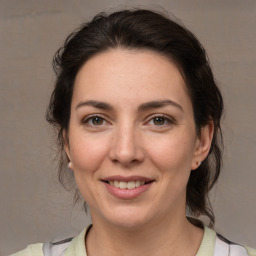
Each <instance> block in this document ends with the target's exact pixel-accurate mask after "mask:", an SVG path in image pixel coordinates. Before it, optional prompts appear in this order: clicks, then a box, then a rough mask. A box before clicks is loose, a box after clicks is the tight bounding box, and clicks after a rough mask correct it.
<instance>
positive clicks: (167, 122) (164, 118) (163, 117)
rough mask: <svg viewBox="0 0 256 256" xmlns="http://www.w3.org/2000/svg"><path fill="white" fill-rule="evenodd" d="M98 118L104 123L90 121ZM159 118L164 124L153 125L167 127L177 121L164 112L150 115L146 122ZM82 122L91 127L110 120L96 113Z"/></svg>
mask: <svg viewBox="0 0 256 256" xmlns="http://www.w3.org/2000/svg"><path fill="white" fill-rule="evenodd" d="M96 118H99V119H100V120H101V121H102V123H100V124H98V125H97V124H93V123H90V122H93V120H95V119H96ZM157 118H160V119H161V120H162V121H164V123H163V124H159V125H158V124H155V123H153V124H151V125H153V126H155V127H157V128H162V127H166V126H168V125H170V124H175V123H176V121H175V120H174V119H173V118H170V117H169V116H168V117H167V116H166V115H163V114H156V115H154V116H150V117H149V119H148V121H147V122H146V124H150V122H154V121H155V120H156V119H157ZM81 123H82V124H83V125H84V124H86V125H88V126H90V127H97V126H99V127H100V126H102V125H104V124H106V123H109V122H108V121H106V118H104V117H102V116H101V115H99V114H94V115H90V116H88V117H86V118H85V119H83V120H82V121H81Z"/></svg>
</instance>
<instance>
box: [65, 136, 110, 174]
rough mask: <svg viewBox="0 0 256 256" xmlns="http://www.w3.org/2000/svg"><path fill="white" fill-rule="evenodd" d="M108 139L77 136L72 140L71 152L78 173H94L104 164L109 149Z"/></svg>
mask: <svg viewBox="0 0 256 256" xmlns="http://www.w3.org/2000/svg"><path fill="white" fill-rule="evenodd" d="M107 145H108V142H107V141H106V139H105V140H104V139H101V138H99V137H98V138H96V136H83V137H82V136H81V137H80V136H77V137H73V140H70V153H71V159H72V163H73V166H74V171H75V172H77V173H80V172H82V173H84V174H86V173H88V172H89V173H94V172H95V171H96V170H97V169H98V168H99V166H100V165H101V164H102V161H103V160H104V158H105V156H106V154H107V151H108V146H107Z"/></svg>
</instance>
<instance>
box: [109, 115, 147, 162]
mask: <svg viewBox="0 0 256 256" xmlns="http://www.w3.org/2000/svg"><path fill="white" fill-rule="evenodd" d="M140 137H141V136H140V132H139V130H138V129H137V127H136V125H135V124H134V123H133V122H131V121H129V120H123V121H122V122H120V123H119V124H118V125H117V126H116V128H115V132H114V134H113V140H112V145H111V158H112V160H115V161H118V162H120V163H123V164H128V163H131V162H136V161H141V160H142V159H143V151H142V145H141V138H140Z"/></svg>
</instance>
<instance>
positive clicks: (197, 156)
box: [191, 120, 214, 170]
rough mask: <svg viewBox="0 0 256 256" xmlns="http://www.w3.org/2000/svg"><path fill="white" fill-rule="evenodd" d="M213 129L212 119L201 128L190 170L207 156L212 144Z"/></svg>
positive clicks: (196, 166)
mask: <svg viewBox="0 0 256 256" xmlns="http://www.w3.org/2000/svg"><path fill="white" fill-rule="evenodd" d="M213 131H214V124H213V121H212V120H211V121H210V122H209V123H208V124H207V125H205V126H203V127H202V128H201V130H200V135H199V137H198V139H197V143H196V147H195V151H194V157H193V160H192V165H191V170H195V169H197V168H198V167H199V166H200V164H201V162H202V161H203V160H204V159H205V158H206V157H207V155H208V153H209V151H210V148H211V144H212V138H213Z"/></svg>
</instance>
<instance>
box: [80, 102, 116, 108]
mask: <svg viewBox="0 0 256 256" xmlns="http://www.w3.org/2000/svg"><path fill="white" fill-rule="evenodd" d="M83 106H92V107H94V108H99V109H104V110H113V107H112V106H111V105H110V104H108V103H106V102H102V101H96V100H88V101H82V102H80V103H79V104H78V105H77V106H76V109H78V108H80V107H83Z"/></svg>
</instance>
